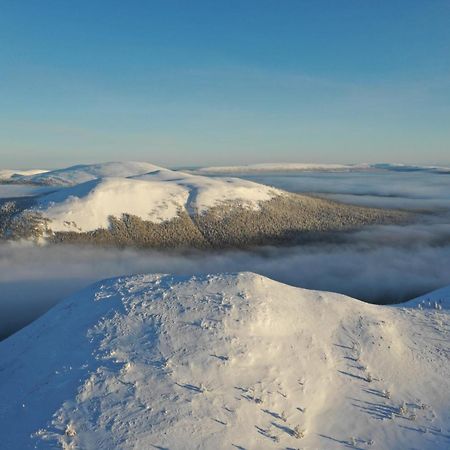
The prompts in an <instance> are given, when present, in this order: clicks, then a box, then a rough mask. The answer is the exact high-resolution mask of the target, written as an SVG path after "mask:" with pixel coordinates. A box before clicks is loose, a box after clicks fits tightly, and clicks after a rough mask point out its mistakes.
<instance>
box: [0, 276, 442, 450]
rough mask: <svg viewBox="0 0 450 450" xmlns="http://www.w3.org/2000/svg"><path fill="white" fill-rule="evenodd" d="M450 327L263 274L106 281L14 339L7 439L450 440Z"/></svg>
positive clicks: (216, 442)
mask: <svg viewBox="0 0 450 450" xmlns="http://www.w3.org/2000/svg"><path fill="white" fill-rule="evenodd" d="M449 331H450V330H449V328H448V310H446V309H444V308H443V309H439V308H435V307H433V306H431V307H430V308H427V307H425V308H423V307H420V308H419V307H414V305H411V306H410V307H408V308H404V307H382V306H374V305H368V304H365V303H362V302H360V301H358V300H354V299H352V298H349V297H345V296H343V295H339V294H333V293H327V292H320V291H307V290H304V289H299V288H293V287H289V286H287V285H283V284H280V283H277V282H274V281H271V280H269V279H267V278H264V277H262V276H259V275H255V274H251V273H240V274H231V275H209V276H201V277H190V278H188V277H175V276H169V275H140V276H132V277H121V278H116V279H110V280H106V281H102V282H99V283H97V284H95V285H94V286H92V287H90V288H88V289H86V290H84V291H83V292H80V293H79V294H76V295H74V296H72V297H71V298H68V299H67V300H65V301H62V302H61V303H59V304H58V305H57V306H56V307H54V308H53V309H52V310H50V311H49V312H48V313H47V314H46V315H44V316H43V317H41V318H40V319H39V320H37V321H36V322H34V323H33V324H31V325H30V326H28V327H27V328H25V329H24V330H22V331H20V332H18V333H17V334H15V335H13V336H12V337H10V338H8V339H7V340H6V341H3V342H1V343H0V431H1V434H2V448H4V449H5V450H10V449H11V450H15V449H18V448H20V449H27V448H42V449H48V448H54V447H57V448H58V447H59V448H66V449H70V448H82V449H85V450H89V449H108V450H109V449H119V448H120V449H123V450H125V449H150V448H159V449H161V448H170V449H175V450H176V449H212V448H220V449H221V448H240V449H244V448H245V449H260V448H264V449H270V448H274V449H275V448H299V447H301V448H310V449H312V448H315V449H317V448H319V449H334V448H336V449H338V448H343V447H345V448H358V449H367V448H374V449H386V450H387V449H389V450H395V449H399V450H400V449H402V450H403V449H405V448H417V449H421V450H424V449H430V450H431V449H432V450H436V449H446V448H448V446H449V443H450V415H449V410H448V405H449V401H450V365H449V361H448V358H449V350H450V349H449Z"/></svg>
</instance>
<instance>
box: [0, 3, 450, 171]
mask: <svg viewBox="0 0 450 450" xmlns="http://www.w3.org/2000/svg"><path fill="white" fill-rule="evenodd" d="M449 24H450V2H449V1H448V0H442V1H440V0H420V1H419V0H417V1H416V0H408V1H396V0H390V1H388V0H386V1H369V0H354V1H350V0H348V1H347V0H340V1H337V0H328V1H322V0H303V1H302V0H296V1H290V0H273V1H266V0H257V1H256V0H255V1H246V0H240V1H234V0H224V1H215V0H214V1H212V0H210V1H195V0H189V1H188V0H185V1H171V0H162V1H152V0H143V1H133V0H130V1H124V0H121V1H116V0H108V1H100V0H96V1H84V0H77V1H61V0H55V1H49V0H40V1H31V2H30V1H22V0H3V1H1V2H0V166H2V167H8V166H9V167H31V166H47V167H56V166H62V165H68V164H72V163H79V162H94V161H106V160H124V159H134V160H147V161H151V162H154V163H157V164H163V165H169V166H173V165H203V164H204V165H206V164H208V165H209V164H231V163H250V162H270V161H298V162H380V161H387V162H408V163H438V164H449V163H450V26H449Z"/></svg>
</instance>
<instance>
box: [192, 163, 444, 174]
mask: <svg viewBox="0 0 450 450" xmlns="http://www.w3.org/2000/svg"><path fill="white" fill-rule="evenodd" d="M364 170H387V171H394V172H418V171H423V172H435V173H450V167H444V166H420V165H408V164H390V163H377V164H314V163H267V164H249V165H243V166H213V167H202V168H200V169H196V170H195V171H194V172H195V173H200V174H202V173H203V174H224V173H235V174H238V173H260V172H351V171H364Z"/></svg>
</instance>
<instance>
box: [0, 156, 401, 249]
mask: <svg viewBox="0 0 450 450" xmlns="http://www.w3.org/2000/svg"><path fill="white" fill-rule="evenodd" d="M21 183H22V184H23V183H25V184H32V185H35V186H45V188H46V189H51V188H52V190H51V192H48V191H47V192H44V193H43V194H42V195H37V196H35V197H34V198H31V197H27V198H26V199H25V200H24V199H13V200H8V201H6V200H5V201H3V202H0V236H1V235H2V236H3V238H6V239H23V238H25V239H33V240H46V241H50V242H66V243H67V242H76V243H91V244H103V245H136V246H139V247H157V248H161V247H163V248H164V247H180V246H184V247H188V246H189V247H200V248H208V247H219V248H222V247H246V246H250V245H258V244H277V243H288V242H289V243H291V242H293V241H301V240H303V239H309V238H310V236H312V235H314V233H317V232H320V233H321V232H333V231H339V230H349V229H355V228H359V227H362V226H364V225H370V224H380V223H398V222H402V221H405V220H407V218H408V216H407V214H405V213H400V212H397V211H392V210H381V209H374V208H364V207H356V206H350V205H343V204H339V203H336V202H332V201H327V200H323V199H318V198H312V197H308V196H305V195H298V194H291V193H287V192H284V191H281V190H279V189H275V188H273V187H271V186H266V185H263V184H259V183H254V182H252V181H247V180H242V179H239V178H230V177H220V178H217V177H208V176H201V175H194V174H190V173H185V172H180V171H173V170H169V169H164V168H160V167H158V166H154V165H152V164H148V163H137V162H125V163H105V164H95V165H90V166H74V167H69V168H67V169H61V170H55V171H50V172H46V173H42V174H38V175H32V176H27V177H23V178H21Z"/></svg>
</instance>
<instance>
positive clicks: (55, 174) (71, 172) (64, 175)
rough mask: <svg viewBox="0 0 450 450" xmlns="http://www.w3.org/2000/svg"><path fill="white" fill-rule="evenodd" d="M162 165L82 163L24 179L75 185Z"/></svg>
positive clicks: (156, 167) (135, 173)
mask: <svg viewBox="0 0 450 450" xmlns="http://www.w3.org/2000/svg"><path fill="white" fill-rule="evenodd" d="M160 169H161V167H159V166H155V165H154V164H150V163H147V162H137V161H124V162H106V163H101V164H80V165H76V166H71V167H67V168H64V169H57V170H51V171H48V172H45V173H41V174H37V175H32V176H28V177H24V178H23V181H26V182H30V183H36V184H45V185H54V186H74V185H76V184H80V183H85V182H86V181H91V180H95V179H98V178H104V177H123V178H126V177H131V176H136V175H143V174H145V173H149V172H154V171H156V170H160Z"/></svg>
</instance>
